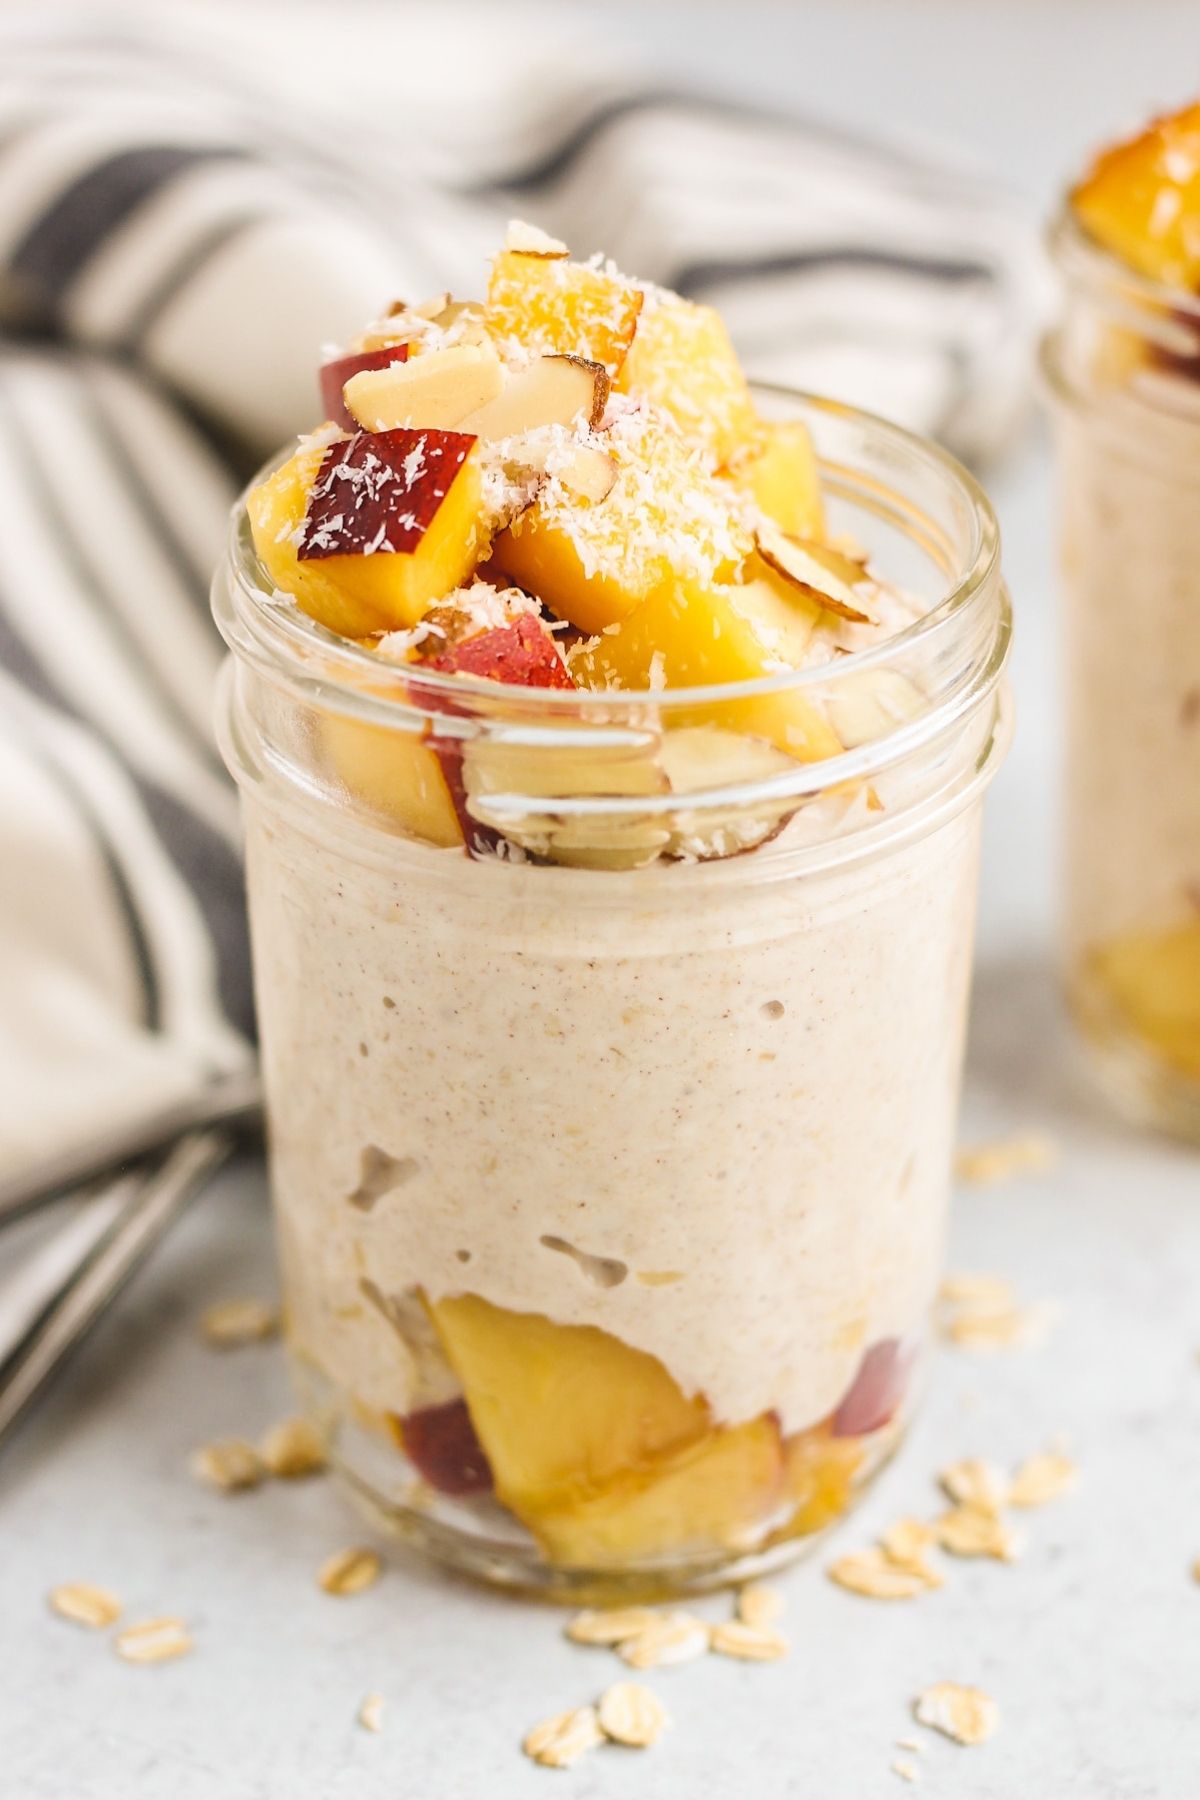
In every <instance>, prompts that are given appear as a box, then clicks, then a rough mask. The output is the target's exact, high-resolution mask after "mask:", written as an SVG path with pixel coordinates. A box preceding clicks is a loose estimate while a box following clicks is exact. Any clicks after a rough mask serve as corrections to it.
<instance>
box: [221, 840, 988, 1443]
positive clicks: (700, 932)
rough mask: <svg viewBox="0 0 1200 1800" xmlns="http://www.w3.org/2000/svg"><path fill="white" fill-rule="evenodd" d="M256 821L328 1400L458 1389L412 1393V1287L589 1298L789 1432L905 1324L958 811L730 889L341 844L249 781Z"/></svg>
mask: <svg viewBox="0 0 1200 1800" xmlns="http://www.w3.org/2000/svg"><path fill="white" fill-rule="evenodd" d="M249 827H250V833H249V855H250V892H251V899H252V908H253V922H254V930H255V938H256V951H257V959H258V990H259V1005H260V1015H261V1020H262V1028H263V1041H264V1046H265V1055H266V1068H265V1073H266V1080H267V1087H268V1096H269V1104H270V1112H271V1119H272V1140H273V1142H272V1148H273V1158H274V1163H273V1168H274V1182H275V1187H276V1195H277V1201H278V1210H279V1219H280V1230H281V1234H282V1241H283V1254H284V1263H285V1270H286V1275H287V1282H288V1311H289V1322H290V1329H291V1332H292V1334H293V1337H294V1339H295V1341H296V1343H297V1345H298V1347H299V1348H300V1350H301V1351H302V1353H303V1354H304V1355H305V1356H306V1357H308V1358H310V1359H311V1360H312V1361H313V1362H314V1363H315V1364H316V1365H317V1366H318V1367H320V1368H321V1369H323V1370H324V1371H325V1372H326V1373H327V1374H328V1376H329V1377H330V1378H331V1379H332V1380H333V1381H334V1382H335V1383H337V1384H338V1385H339V1386H340V1387H342V1388H344V1389H345V1390H346V1392H347V1393H349V1394H351V1395H353V1396H355V1397H356V1398H357V1399H358V1400H359V1401H360V1402H362V1403H363V1404H364V1405H365V1406H367V1407H368V1408H372V1409H378V1410H379V1411H381V1412H405V1411H407V1410H408V1409H409V1407H410V1406H411V1405H412V1404H413V1402H414V1400H417V1399H418V1398H419V1399H420V1401H421V1403H423V1404H431V1403H435V1402H436V1401H438V1400H441V1399H445V1398H447V1397H448V1394H447V1391H446V1390H445V1389H443V1390H442V1391H441V1392H438V1391H436V1387H435V1390H434V1391H432V1392H431V1391H429V1390H428V1389H427V1388H422V1389H421V1391H420V1393H419V1395H418V1391H417V1390H418V1385H419V1383H420V1381H421V1379H422V1377H421V1375H420V1374H419V1372H418V1369H417V1365H416V1363H415V1361H414V1358H413V1356H412V1355H411V1353H410V1351H409V1349H408V1348H406V1345H405V1343H404V1342H403V1341H402V1339H401V1336H400V1335H399V1332H398V1331H397V1329H396V1328H395V1326H394V1325H393V1324H392V1323H391V1322H389V1320H388V1319H387V1317H386V1316H385V1315H386V1313H387V1303H388V1302H389V1301H398V1302H399V1303H400V1309H401V1310H400V1314H399V1317H400V1319H401V1321H402V1322H403V1323H404V1324H405V1326H406V1328H407V1329H408V1330H409V1332H410V1333H411V1331H412V1328H413V1325H414V1321H415V1319H416V1318H417V1316H418V1314H419V1308H418V1307H414V1306H412V1305H411V1304H406V1302H407V1300H408V1297H411V1295H412V1294H413V1291H414V1290H415V1289H418V1288H419V1289H422V1290H424V1291H425V1292H426V1293H428V1294H429V1295H430V1296H431V1297H432V1298H435V1299H436V1298H440V1297H441V1296H443V1295H447V1294H453V1293H458V1292H471V1293H474V1294H479V1295H482V1296H483V1297H484V1298H485V1299H488V1300H490V1301H492V1302H494V1303H495V1304H497V1305H499V1306H504V1307H510V1308H513V1309H516V1310H520V1311H532V1312H539V1313H544V1314H546V1315H547V1316H548V1317H550V1318H551V1319H553V1320H555V1321H558V1322H560V1323H565V1324H594V1325H598V1326H601V1327H603V1328H604V1329H605V1330H607V1331H610V1332H612V1333H614V1334H615V1335H616V1336H617V1337H619V1338H621V1339H623V1340H624V1341H626V1342H627V1343H629V1344H632V1345H635V1346H637V1347H639V1348H641V1349H643V1350H646V1351H649V1352H650V1353H652V1354H653V1355H655V1356H657V1357H659V1358H660V1359H661V1361H662V1362H663V1363H664V1364H665V1365H666V1367H667V1369H668V1370H669V1371H670V1372H671V1374H672V1375H673V1376H674V1377H675V1379H676V1381H677V1382H678V1383H679V1385H680V1386H681V1387H682V1388H683V1389H684V1390H685V1391H686V1392H688V1393H696V1394H703V1395H704V1396H706V1397H707V1399H708V1401H709V1402H710V1404H711V1406H712V1408H713V1412H714V1414H715V1416H716V1418H717V1419H718V1420H721V1421H730V1422H732V1421H739V1420H743V1419H749V1418H752V1417H754V1416H757V1415H759V1414H761V1413H763V1412H765V1411H768V1410H774V1411H775V1412H777V1413H778V1415H779V1417H780V1420H781V1422H782V1425H783V1428H784V1430H785V1431H786V1432H790V1431H792V1430H795V1429H798V1428H801V1427H805V1426H808V1425H811V1424H813V1423H815V1422H816V1421H817V1420H819V1419H821V1418H822V1417H824V1416H826V1415H827V1414H828V1413H829V1412H830V1410H831V1409H832V1408H833V1407H834V1406H835V1405H836V1404H837V1402H838V1400H839V1399H840V1398H841V1397H842V1395H843V1394H844V1393H845V1391H846V1389H847V1387H848V1386H849V1384H850V1382H851V1379H852V1377H853V1375H854V1373H855V1369H856V1367H857V1365H858V1363H859V1361H860V1359H861V1357H862V1355H863V1352H864V1350H865V1349H866V1348H867V1347H868V1346H869V1345H870V1344H872V1343H874V1342H877V1341H878V1340H879V1339H881V1338H885V1337H889V1336H897V1337H902V1336H905V1335H908V1334H912V1333H914V1332H916V1331H919V1330H920V1329H921V1327H922V1324H923V1321H924V1318H925V1316H926V1314H927V1310H928V1307H929V1304H930V1302H931V1300H932V1298H933V1294H934V1290H935V1288H936V1285H937V1280H938V1275H939V1271H940V1268H941V1261H942V1235H943V1223H944V1214H945V1207H946V1196H947V1171H948V1167H949V1160H950V1153H951V1143H952V1134H953V1121H954V1112H955V1105H956V1099H957V1081H958V1070H959V1063H960V1058H961V1048H962V1035H963V1025H964V1014H965V1001H966V991H967V978H968V965H969V957H970V947H971V938H972V928H973V917H974V899H975V872H976V824H975V819H974V816H973V813H968V814H966V815H961V816H960V817H958V818H957V819H955V820H952V821H951V822H950V823H949V824H948V825H946V826H944V827H943V828H942V829H941V830H939V831H937V832H936V833H935V834H934V835H932V836H931V837H928V838H926V839H923V840H921V841H918V842H916V843H914V844H912V845H911V846H909V847H908V848H906V849H903V850H901V851H896V852H891V853H889V855H888V856H887V858H886V859H885V860H884V861H882V862H872V863H868V864H867V865H866V866H863V867H860V868H858V869H854V870H846V871H843V872H840V873H839V872H834V873H830V874H828V875H826V876H820V877H813V878H810V879H806V880H805V881H803V882H802V883H796V882H794V881H793V882H787V883H764V882H761V881H760V882H755V883H754V884H753V885H748V884H747V882H746V881H745V880H739V879H737V876H738V872H739V870H738V865H736V864H735V865H726V866H724V867H722V866H712V867H710V868H708V869H694V868H692V869H676V870H664V871H655V870H641V871H636V872H634V873H633V874H632V875H627V876H622V875H613V874H607V875H602V876H599V877H597V876H595V875H594V874H590V873H589V872H586V871H584V872H577V871H571V870H554V869H545V868H538V867H520V866H512V865H509V864H500V863H492V864H491V865H490V866H489V865H488V864H487V863H474V864H469V863H465V862H464V863H461V864H460V863H458V862H457V861H456V862H454V863H453V865H451V864H449V863H448V861H447V856H446V853H438V852H436V851H431V850H428V849H426V848H424V847H423V846H419V845H402V844H399V843H395V844H394V845H393V853H392V854H391V855H390V857H389V860H388V864H387V866H386V867H379V866H375V867H372V866H370V863H369V861H367V860H364V863H363V864H362V865H361V866H356V865H354V864H353V863H352V862H351V861H350V860H349V859H348V858H347V857H346V856H345V855H344V854H342V853H340V852H339V851H337V850H334V849H330V848H323V847H322V846H320V845H319V844H317V843H315V842H313V841H312V840H311V839H309V838H308V837H307V836H305V835H303V834H302V833H301V832H300V831H298V830H296V829H294V828H293V827H292V826H291V825H289V824H285V823H284V822H283V821H281V820H280V819H278V818H271V819H268V818H266V817H264V816H263V815H262V814H261V813H260V812H259V810H258V808H257V807H256V806H255V807H252V809H251V812H250V817H249ZM757 854H758V855H760V856H761V855H762V854H764V853H763V852H759V853H757ZM753 860H754V859H747V861H746V862H745V863H743V864H742V865H741V867H742V868H746V869H751V868H752V865H753ZM731 873H732V874H733V877H734V879H733V880H732V881H731V880H730V879H729V876H730V874H731ZM450 1391H453V1390H452V1389H451V1390H450Z"/></svg>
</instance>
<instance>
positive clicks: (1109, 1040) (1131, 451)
mask: <svg viewBox="0 0 1200 1800" xmlns="http://www.w3.org/2000/svg"><path fill="white" fill-rule="evenodd" d="M1052 248H1053V251H1054V254H1055V258H1056V261H1057V262H1058V265H1059V268H1060V270H1061V272H1062V275H1063V277H1064V282H1065V297H1066V306H1065V312H1064V317H1063V321H1062V323H1061V325H1060V327H1059V328H1058V330H1057V331H1056V332H1055V333H1054V335H1053V336H1052V337H1051V339H1050V340H1049V341H1048V343H1047V345H1046V348H1045V355H1044V363H1045V369H1046V372H1047V375H1048V378H1049V382H1050V386H1051V388H1052V390H1053V393H1054V397H1055V402H1056V406H1055V413H1056V423H1057V434H1058V449H1059V459H1060V472H1061V491H1062V501H1061V506H1062V514H1061V517H1062V568H1063V583H1064V587H1065V591H1066V598H1067V604H1068V631H1067V642H1066V662H1067V677H1068V693H1069V709H1068V711H1069V743H1068V778H1067V793H1066V806H1065V837H1066V894H1067V906H1066V946H1065V948H1066V957H1067V965H1068V967H1067V976H1068V983H1069V991H1070V996H1071V1003H1072V1006H1073V1010H1074V1012H1075V1015H1076V1018H1077V1020H1078V1022H1079V1024H1080V1026H1081V1028H1082V1030H1083V1032H1084V1034H1085V1036H1086V1038H1087V1040H1088V1042H1089V1044H1090V1045H1091V1047H1092V1049H1093V1051H1094V1052H1095V1054H1096V1058H1097V1062H1098V1066H1099V1067H1100V1069H1101V1070H1102V1072H1103V1074H1104V1076H1105V1078H1106V1080H1107V1082H1108V1085H1109V1087H1110V1089H1111V1090H1112V1091H1113V1092H1114V1093H1115V1094H1116V1095H1117V1097H1118V1098H1119V1099H1120V1100H1121V1102H1122V1103H1123V1104H1125V1105H1126V1106H1127V1107H1128V1108H1129V1109H1130V1110H1132V1111H1133V1112H1135V1113H1136V1114H1137V1115H1138V1116H1139V1117H1142V1118H1145V1119H1148V1120H1150V1121H1153V1122H1156V1123H1159V1124H1162V1125H1166V1126H1168V1127H1169V1128H1171V1129H1174V1130H1177V1131H1180V1132H1183V1133H1184V1134H1186V1135H1189V1136H1192V1137H1196V1136H1200V502H1198V500H1197V492H1198V488H1200V105H1196V106H1191V107H1188V108H1186V109H1185V110H1184V111H1182V112H1180V113H1179V114H1177V115H1176V116H1175V117H1173V118H1164V119H1159V120H1156V121H1155V122H1154V123H1153V124H1151V125H1150V126H1149V127H1147V129H1146V130H1145V131H1144V132H1142V133H1141V134H1140V135H1139V136H1137V137H1136V138H1133V139H1131V140H1130V141H1129V142H1128V143H1123V144H1120V145H1118V146H1116V147H1115V148H1113V149H1110V150H1106V151H1105V152H1104V153H1103V154H1102V155H1100V156H1099V157H1098V158H1097V159H1096V161H1095V163H1094V165H1093V167H1092V168H1091V170H1090V171H1089V172H1088V174H1087V175H1086V176H1085V177H1084V179H1083V180H1082V181H1081V182H1080V183H1079V184H1078V185H1077V186H1076V187H1075V188H1074V190H1073V191H1072V193H1071V195H1070V197H1069V200H1068V203H1067V206H1066V208H1065V210H1064V212H1063V214H1062V215H1061V217H1060V218H1059V220H1058V222H1057V223H1056V225H1055V227H1054V229H1053V233H1052Z"/></svg>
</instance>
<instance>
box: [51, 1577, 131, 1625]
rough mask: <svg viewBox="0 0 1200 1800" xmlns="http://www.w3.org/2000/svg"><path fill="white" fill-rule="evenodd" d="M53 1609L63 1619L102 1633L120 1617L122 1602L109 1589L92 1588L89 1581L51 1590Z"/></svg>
mask: <svg viewBox="0 0 1200 1800" xmlns="http://www.w3.org/2000/svg"><path fill="white" fill-rule="evenodd" d="M50 1605H51V1606H52V1607H53V1609H54V1611H55V1612H56V1613H57V1614H58V1615H59V1617H60V1618H62V1619H70V1620H71V1621H72V1622H73V1623H74V1624H76V1625H86V1626H87V1627H88V1628H89V1630H91V1631H103V1630H104V1629H105V1628H106V1627H107V1626H109V1625H112V1624H114V1623H115V1622H116V1620H117V1619H119V1618H120V1616H121V1602H120V1601H119V1600H118V1599H117V1596H116V1595H115V1594H114V1593H113V1592H112V1590H111V1589H110V1588H102V1587H93V1585H92V1583H91V1582H90V1581H65V1582H63V1583H62V1584H61V1585H60V1586H58V1587H56V1588H52V1589H51V1590H50Z"/></svg>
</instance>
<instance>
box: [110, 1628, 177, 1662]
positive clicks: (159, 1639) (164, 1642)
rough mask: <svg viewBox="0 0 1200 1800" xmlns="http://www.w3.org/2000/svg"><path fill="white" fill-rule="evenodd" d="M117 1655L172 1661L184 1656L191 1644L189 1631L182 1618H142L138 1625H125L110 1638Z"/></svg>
mask: <svg viewBox="0 0 1200 1800" xmlns="http://www.w3.org/2000/svg"><path fill="white" fill-rule="evenodd" d="M113 1642H114V1647H115V1649H116V1652H117V1655H118V1656H119V1657H121V1658H123V1660H124V1661H125V1662H131V1663H160V1662H172V1661H174V1659H175V1657H177V1656H186V1655H187V1654H188V1651H189V1650H191V1649H192V1648H193V1644H192V1635H191V1632H190V1631H189V1630H188V1628H187V1626H186V1625H185V1624H184V1622H183V1620H182V1619H170V1618H167V1619H143V1620H142V1621H141V1623H140V1624H138V1625H127V1626H126V1627H125V1630H124V1631H119V1632H118V1633H117V1635H116V1638H115V1639H114V1640H113Z"/></svg>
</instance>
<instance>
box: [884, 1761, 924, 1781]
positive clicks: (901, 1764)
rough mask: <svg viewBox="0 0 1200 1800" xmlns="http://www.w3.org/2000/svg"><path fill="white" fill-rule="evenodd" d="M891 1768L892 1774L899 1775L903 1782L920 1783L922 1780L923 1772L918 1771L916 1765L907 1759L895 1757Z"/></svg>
mask: <svg viewBox="0 0 1200 1800" xmlns="http://www.w3.org/2000/svg"><path fill="white" fill-rule="evenodd" d="M891 1766H892V1774H893V1775H898V1776H899V1777H900V1779H901V1781H920V1779H921V1771H920V1770H919V1769H918V1767H917V1765H916V1763H915V1762H909V1761H908V1759H907V1757H903V1756H897V1757H894V1758H893V1759H892V1765H891Z"/></svg>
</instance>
